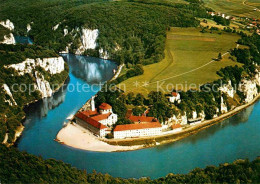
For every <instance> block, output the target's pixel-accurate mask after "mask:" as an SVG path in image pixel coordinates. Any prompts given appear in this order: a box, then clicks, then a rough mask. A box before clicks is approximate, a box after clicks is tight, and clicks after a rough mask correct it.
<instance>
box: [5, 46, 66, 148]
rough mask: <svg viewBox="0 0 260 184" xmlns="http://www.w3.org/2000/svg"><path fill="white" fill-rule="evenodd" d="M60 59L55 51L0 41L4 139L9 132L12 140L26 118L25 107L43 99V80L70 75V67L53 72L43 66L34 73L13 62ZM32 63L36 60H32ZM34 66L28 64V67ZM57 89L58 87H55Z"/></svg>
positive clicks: (52, 81)
mask: <svg viewBox="0 0 260 184" xmlns="http://www.w3.org/2000/svg"><path fill="white" fill-rule="evenodd" d="M55 57H56V58H57V57H58V55H57V54H56V53H55V52H53V51H51V50H47V49H44V48H42V47H41V46H34V45H20V44H18V45H6V44H0V68H1V70H0V88H1V90H0V142H1V143H2V142H3V141H4V139H5V136H6V134H8V139H7V140H6V141H7V142H8V143H12V142H13V141H14V137H15V131H16V129H17V127H19V126H20V125H21V121H22V119H23V118H24V117H25V113H24V112H23V107H24V106H25V105H26V104H28V103H31V102H34V101H35V100H39V99H41V98H42V94H41V91H39V85H41V83H42V82H47V81H48V82H49V84H50V85H52V84H62V83H63V82H64V80H65V79H66V78H67V76H68V67H67V65H66V69H65V70H64V71H63V72H61V73H59V74H54V75H51V74H50V73H48V72H46V71H44V69H42V68H41V67H35V68H33V69H32V71H31V72H24V74H23V75H21V74H19V73H18V72H17V71H16V70H15V69H14V68H10V67H7V66H10V65H11V64H19V63H22V62H24V61H25V60H26V59H27V58H30V59H31V60H35V59H38V58H39V59H43V58H55ZM31 65H32V63H31ZM28 68H30V64H27V66H26V68H25V71H26V69H28ZM53 90H56V89H53Z"/></svg>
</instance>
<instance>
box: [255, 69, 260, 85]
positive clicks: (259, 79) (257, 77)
mask: <svg viewBox="0 0 260 184" xmlns="http://www.w3.org/2000/svg"><path fill="white" fill-rule="evenodd" d="M255 82H256V84H257V85H258V86H260V72H258V73H257V74H256V75H255Z"/></svg>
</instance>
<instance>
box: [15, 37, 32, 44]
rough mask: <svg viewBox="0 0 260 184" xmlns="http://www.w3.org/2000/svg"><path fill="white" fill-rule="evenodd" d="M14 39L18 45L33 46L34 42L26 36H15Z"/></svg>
mask: <svg viewBox="0 0 260 184" xmlns="http://www.w3.org/2000/svg"><path fill="white" fill-rule="evenodd" d="M14 39H15V42H16V43H20V44H30V45H31V44H33V41H32V40H31V39H30V38H29V37H26V36H15V37H14Z"/></svg>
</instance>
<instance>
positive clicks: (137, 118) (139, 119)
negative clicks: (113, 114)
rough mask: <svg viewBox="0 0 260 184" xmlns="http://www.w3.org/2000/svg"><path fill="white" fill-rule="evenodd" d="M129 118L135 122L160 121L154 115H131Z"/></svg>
mask: <svg viewBox="0 0 260 184" xmlns="http://www.w3.org/2000/svg"><path fill="white" fill-rule="evenodd" d="M129 119H130V120H131V121H133V122H158V120H157V119H155V118H154V117H146V116H130V117H129Z"/></svg>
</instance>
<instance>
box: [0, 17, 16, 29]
mask: <svg viewBox="0 0 260 184" xmlns="http://www.w3.org/2000/svg"><path fill="white" fill-rule="evenodd" d="M0 24H1V25H2V26H4V27H5V28H7V29H9V30H10V31H13V30H14V24H13V23H12V22H11V21H10V20H9V19H7V20H6V21H0Z"/></svg>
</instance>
